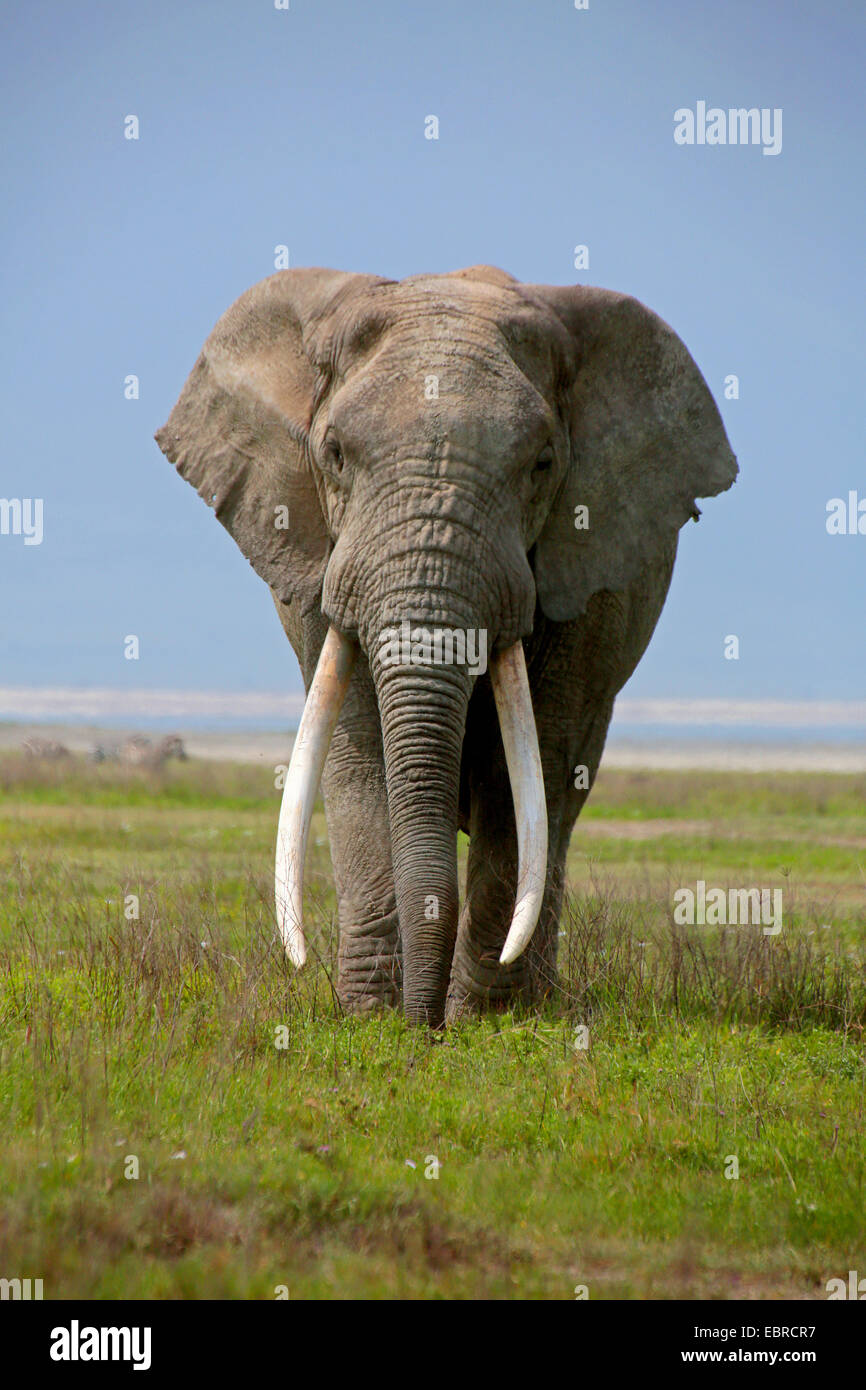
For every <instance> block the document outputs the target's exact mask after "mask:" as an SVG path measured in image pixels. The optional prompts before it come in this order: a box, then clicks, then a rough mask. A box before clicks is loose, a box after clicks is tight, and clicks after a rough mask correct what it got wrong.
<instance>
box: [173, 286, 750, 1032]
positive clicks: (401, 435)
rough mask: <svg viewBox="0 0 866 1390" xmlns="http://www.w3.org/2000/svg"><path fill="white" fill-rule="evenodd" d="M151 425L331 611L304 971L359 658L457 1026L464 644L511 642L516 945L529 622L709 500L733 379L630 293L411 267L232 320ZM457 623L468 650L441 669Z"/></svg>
mask: <svg viewBox="0 0 866 1390" xmlns="http://www.w3.org/2000/svg"><path fill="white" fill-rule="evenodd" d="M156 437H157V440H158V442H159V445H160V447H161V448H162V450H163V451H164V452H165V453H166V454H167V456H168V457H169V459H170V460H171V461H172V462H173V463H175V464H176V465H177V467H178V469H179V471H180V473H181V474H182V475H183V476H184V477H185V478H186V479H187V480H188V481H189V482H190V483H192V484H193V486H195V487H196V488H197V489H198V491H199V493H200V495H201V496H202V497H203V498H204V499H205V501H207V502H208V503H209V505H211V506H212V507H213V508H214V510H215V512H216V515H217V517H218V518H219V520H220V521H221V522H222V524H223V525H224V526H225V527H226V529H227V530H228V531H229V532H230V533H231V535H232V536H233V537H234V539H235V541H236V542H237V544H238V545H239V546H240V548H241V550H242V551H243V552H244V554H245V555H246V556H247V557H248V559H249V561H250V563H251V564H252V566H253V567H254V569H255V570H256V571H257V573H258V574H259V575H260V576H261V577H262V578H263V579H264V580H265V581H266V582H267V584H268V585H269V586H270V587H271V589H272V590H273V592H274V594H275V595H276V597H277V598H278V599H279V600H280V601H281V602H283V603H292V604H296V605H298V606H299V608H300V609H301V610H302V611H308V610H310V609H313V608H315V609H317V610H320V611H321V613H323V614H324V616H325V618H326V619H327V622H328V624H329V631H328V636H327V639H326V641H325V644H324V647H323V648H322V652H321V656H320V659H319V664H318V667H317V669H316V674H315V677H314V679H313V681H312V683H311V685H310V688H309V691H308V696H307V703H306V707H305V711H304V716H303V719H302V722H301V727H300V730H299V733H298V737H297V739H296V743H295V750H294V753H293V759H292V766H291V769H290V773H289V778H288V781H287V785H286V791H285V795H284V800H283V810H282V813H281V818H280V829H279V833H278V853H277V880H276V902H277V914H278V920H279V922H280V926H281V929H282V932H283V938H284V941H285V943H286V947H287V949H288V951H289V953H290V955H291V956H292V958H293V960H294V961H295V962H296V963H297V964H301V963H303V959H304V939H303V929H302V925H301V870H302V865H303V854H304V844H305V840H306V833H307V829H308V826H309V819H310V814H311V809H312V802H313V800H314V798H315V796H316V794H317V790H318V784H319V779H320V777H321V773H322V767H323V764H324V760H325V756H326V754H327V749H328V741H329V738H330V734H331V732H332V731H333V728H334V725H335V722H336V720H337V717H338V714H339V709H340V703H341V701H342V698H343V696H344V694H345V691H346V689H347V686H348V683H349V681H350V679H351V672H352V666H353V663H354V662H355V661H357V660H360V661H366V662H367V663H369V668H370V673H371V676H372V681H373V685H374V688H375V692H376V698H377V700H378V706H379V714H380V719H381V727H382V742H383V751H384V762H385V775H386V784H387V793H388V816H389V821H390V832H391V842H392V856H393V868H394V885H395V892H396V900H397V908H398V912H399V921H400V934H401V938H402V946H403V969H404V1003H405V1008H406V1012H407V1014H408V1015H409V1016H410V1017H413V1018H417V1019H427V1020H429V1021H439V1020H440V1019H441V1016H442V1010H443V1006H444V998H445V991H446V989H447V984H448V973H449V969H450V963H451V955H452V951H453V946H454V939H455V933H456V923H457V906H458V905H457V869H456V825H457V802H458V788H459V779H460V764H461V751H462V743H463V735H464V725H465V720H466V712H467V706H468V701H469V698H470V695H471V692H472V688H473V682H474V679H475V675H476V674H478V671H479V670H480V668H481V665H482V664H483V663H482V661H479V660H476V661H475V664H474V668H473V667H471V666H470V663H469V662H466V661H465V662H461V661H460V660H459V659H453V657H454V652H455V645H454V644H455V643H456V644H457V648H460V643H459V639H460V637H461V636H462V637H463V639H464V643H465V641H466V640H467V635H468V640H469V645H470V647H471V648H472V650H473V652H474V654H475V657H476V658H477V657H478V656H479V654H480V652H481V649H482V648H483V649H484V650H485V651H488V652H489V653H490V677H491V681H492V684H493V688H494V694H495V697H496V707H497V711H498V714H499V720H500V726H501V730H502V736H503V743H504V747H505V752H506V757H507V761H508V769H509V773H510V777H511V783H512V791H513V796H514V803H515V813H516V819H517V829H518V846H519V873H518V890H517V901H516V906H515V914H514V919H513V922H512V927H511V930H510V932H509V933H508V937H507V940H506V944H505V947H504V950H503V954H502V959H503V960H504V961H508V960H513V959H514V958H515V956H517V955H518V954H519V952H520V951H521V950H523V948H524V947H525V945H526V943H527V942H528V940H529V937H530V936H531V933H532V930H533V927H534V925H535V919H536V917H537V914H538V908H539V903H540V895H541V889H542V887H543V884H544V878H545V866H546V857H547V846H546V814H545V799H544V788H543V783H542V776H541V764H540V759H539V754H538V744H537V739H536V734H535V727H534V722H533V715H532V701H531V697H530V692H529V687H528V684H527V676H526V669H525V665H524V661H523V648H522V639H524V638H526V637H527V636H528V635H529V634H530V633H531V632H532V630H533V625H534V623H535V622H536V621H537V615H538V614H542V615H544V619H545V620H549V621H552V622H553V623H566V622H569V621H572V620H575V619H579V618H580V616H581V614H582V613H583V612H584V610H585V608H586V605H587V603H588V602H589V600H590V598H591V597H592V595H593V594H595V593H597V592H598V591H599V590H613V591H616V590H619V589H622V588H624V587H625V586H626V585H628V584H629V583H630V582H631V581H632V580H634V579H635V578H636V577H637V576H639V574H640V572H641V570H642V569H643V568H644V567H645V566H647V565H648V564H651V563H652V562H653V560H654V558H655V557H656V556H657V555H658V554H659V553H660V552H661V551H662V550H663V549H664V548H665V547H669V546H670V545H671V542H672V541H675V538H676V535H677V532H678V531H679V528H680V527H681V526H682V525H683V523H684V522H685V521H686V520H687V519H688V518H689V517H690V516H696V515H697V511H696V503H695V499H696V497H699V496H710V495H714V494H716V493H718V492H720V491H722V490H723V489H725V488H727V487H729V486H730V484H731V483H732V482H733V479H734V477H735V475H736V472H737V468H736V463H735V461H734V458H733V455H732V453H731V450H730V448H729V445H728V442H727V439H726V436H725V431H724V427H723V425H722V422H721V419H720V417H719V413H718V410H717V409H716V406H715V403H714V401H713V399H712V396H711V395H710V392H709V390H708V388H707V386H706V384H705V382H704V380H703V378H702V376H701V374H700V372H699V370H698V368H697V367H696V365H695V363H694V362H693V360H692V358H691V357H690V355H689V353H688V351H687V350H686V348H685V347H684V346H683V344H682V342H681V341H680V340H679V338H678V337H677V336H676V335H675V334H674V333H673V331H672V330H671V329H670V328H669V327H668V326H667V325H666V324H665V323H664V322H662V320H661V319H659V318H657V317H656V316H655V315H654V314H652V313H651V312H650V311H649V310H647V309H646V308H644V307H643V306H642V305H641V304H639V303H638V302H637V301H636V300H634V299H631V298H629V297H627V296H624V295H620V294H614V293H611V292H609V291H606V290H599V289H591V288H586V287H582V286H574V287H569V288H564V287H563V288H560V287H550V286H541V285H526V284H520V283H518V282H517V281H515V280H514V279H513V278H512V277H510V276H508V275H506V274H504V273H503V272H501V271H498V270H494V269H492V268H489V267H484V266H481V267H473V268H471V269H469V270H464V271H460V272H457V273H456V274H452V275H421V276H414V277H412V278H410V279H407V280H403V281H400V282H395V281H390V280H385V279H380V278H378V277H375V276H369V275H353V274H343V273H339V272H335V271H329V270H318V269H309V270H294V271H283V272H280V273H279V274H277V275H273V276H271V277H270V278H269V279H267V280H265V281H263V282H262V283H261V284H259V285H257V286H255V287H254V288H253V289H251V290H249V291H248V292H247V293H246V294H244V295H242V296H241V298H240V299H239V300H238V301H237V302H236V303H235V304H234V305H233V306H232V307H231V308H230V309H229V310H228V311H227V313H226V314H225V315H224V316H223V318H222V319H221V320H220V321H219V323H218V324H217V326H216V328H215V329H214V331H213V332H212V334H211V336H210V337H209V339H208V340H207V343H206V344H205V347H204V349H203V351H202V354H201V356H200V357H199V359H198V361H197V362H196V364H195V366H194V368H193V370H192V373H191V374H190V377H189V379H188V381H187V383H186V385H185V387H184V390H183V392H182V394H181V397H180V399H179V401H178V403H177V405H176V406H175V408H174V410H173V411H172V414H171V416H170V418H169V420H168V423H167V424H166V425H165V426H164V428H163V429H162V430H160V431H159V432H158V434H157V436H156ZM437 634H444V641H443V643H442V644H440V647H439V648H438V651H439V652H440V654H441V653H442V652H443V651H444V650H445V649H446V648H447V647H448V645H449V643H450V646H451V654H452V660H451V661H448V660H447V659H444V660H441V661H440V660H438V659H437V658H436V656H435V655H434V656H433V657H432V659H431V649H430V644H429V640H428V639H429V638H430V636H431V635H432V636H433V638H434V639H435V638H436V635H437ZM473 634H475V638H474V642H473V637H472V635H473ZM425 643H426V645H425ZM434 646H435V640H434ZM461 650H462V649H461ZM457 654H458V658H459V650H458V653H457ZM431 899H432V900H435V902H436V904H437V912H436V914H434V915H433V916H432V918H431V914H430V912H429V911H428V904H429V902H430V901H431Z"/></svg>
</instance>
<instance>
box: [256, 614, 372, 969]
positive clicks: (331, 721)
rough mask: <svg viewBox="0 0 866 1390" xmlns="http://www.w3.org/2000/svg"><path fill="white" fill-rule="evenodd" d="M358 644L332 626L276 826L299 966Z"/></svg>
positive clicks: (285, 930)
mask: <svg viewBox="0 0 866 1390" xmlns="http://www.w3.org/2000/svg"><path fill="white" fill-rule="evenodd" d="M356 651H357V649H356V647H355V646H354V644H353V643H351V642H350V641H349V640H348V639H347V638H345V637H343V636H342V635H341V634H340V633H339V632H337V630H336V628H333V627H329V628H328V635H327V637H326V638H325V642H324V645H323V647H322V651H321V654H320V656H319V661H318V664H317V666H316V673H315V675H314V676H313V682H312V685H311V686H310V689H309V693H308V695H307V699H306V702H305V704H304V712H303V714H302V715H301V722H300V725H299V727H298V733H297V737H296V738H295V746H294V748H293V749H292V757H291V761H290V763H289V770H288V772H287V774H286V784H285V787H284V789H283V800H282V804H281V806H280V821H279V825H278V827H277V855H276V871H275V876H274V902H275V905H276V910H277V926H278V927H279V931H280V936H281V938H282V941H283V945H284V946H285V948H286V951H287V953H288V955H289V956H290V957H291V959H292V962H293V964H294V965H295V966H296V967H297V969H298V970H300V968H301V966H302V965H303V964H304V962H305V960H306V959H307V945H306V941H305V940H304V922H303V897H304V856H305V854H306V849H307V838H308V836H309V833H310V820H311V818H312V815H313V806H314V804H315V800H316V797H317V795H318V792H319V783H320V782H321V780H322V769H323V768H324V766H325V759H326V757H327V756H328V748H329V747H330V743H331V738H332V736H333V733H334V727H335V725H336V723H337V719H338V717H339V714H340V709H341V708H342V704H343V701H344V700H345V698H346V691H347V690H348V688H349V681H350V679H351V676H352V668H353V666H354V664H355V656H356Z"/></svg>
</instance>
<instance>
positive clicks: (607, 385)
mask: <svg viewBox="0 0 866 1390" xmlns="http://www.w3.org/2000/svg"><path fill="white" fill-rule="evenodd" d="M524 288H525V290H526V292H527V293H528V294H530V296H531V297H532V298H533V299H534V300H535V301H540V302H542V303H544V304H546V306H547V307H548V308H549V309H552V310H553V312H554V313H555V314H556V316H557V318H558V319H559V320H560V321H561V323H562V324H563V325H564V326H565V328H566V330H567V332H568V334H569V336H570V339H571V344H572V347H573V348H574V350H575V354H576V359H575V360H576V367H575V371H574V375H573V378H572V380H571V385H570V391H569V393H568V402H567V413H568V416H569V417H570V418H569V426H570V436H571V459H570V464H569V468H568V472H567V474H566V476H565V479H564V480H563V484H562V487H561V489H560V492H559V494H558V497H557V499H556V502H555V504H554V507H553V510H552V511H551V513H550V515H549V517H548V519H547V521H546V522H545V525H544V528H543V530H542V531H541V534H540V535H539V537H538V540H537V542H536V549H535V557H534V563H535V577H536V586H537V590H538V598H539V602H540V603H541V607H542V610H543V612H544V613H545V614H546V615H547V616H548V617H549V618H552V619H553V620H554V621H557V622H564V621H566V620H568V619H571V618H576V617H578V616H579V615H580V614H581V613H582V612H583V611H584V609H585V607H586V604H587V602H588V600H589V598H590V597H591V596H592V594H594V593H595V592H597V591H598V590H600V589H608V590H612V591H614V592H616V591H619V590H622V589H625V588H626V587H627V586H628V585H629V584H630V583H631V581H632V580H634V579H635V578H636V576H637V575H638V574H639V573H640V572H641V571H642V570H643V569H645V568H646V567H647V566H648V565H651V564H652V563H653V562H654V561H655V560H656V559H657V557H658V556H659V555H660V554H661V553H662V552H663V551H664V550H665V549H666V548H667V547H669V546H670V544H671V542H672V541H675V539H676V535H677V532H678V531H679V529H680V527H681V526H682V525H683V523H684V522H686V521H687V520H688V519H689V517H694V519H695V520H697V518H698V516H699V515H700V512H699V510H698V508H697V506H696V502H695V499H696V498H697V497H713V496H715V495H716V494H717V493H719V492H723V491H724V490H725V489H726V488H729V487H730V486H731V483H732V482H733V481H734V478H735V477H736V475H737V471H738V470H737V463H736V460H735V458H734V455H733V454H732V452H731V448H730V445H729V444H728V440H727V436H726V434H725V427H724V425H723V424H722V420H721V416H720V415H719V412H718V409H717V407H716V404H715V401H714V400H713V398H712V396H711V394H710V391H709V388H708V386H707V384H706V382H705V381H704V379H703V377H702V376H701V373H700V372H699V370H698V368H697V366H696V365H695V363H694V361H693V360H692V358H691V356H690V354H689V352H688V351H687V349H686V347H685V346H684V344H683V343H682V342H681V341H680V339H679V338H678V337H677V335H676V334H675V333H674V332H673V330H672V329H671V328H669V327H668V325H667V324H666V323H664V322H663V320H662V319H660V318H658V317H657V316H656V315H655V314H653V313H651V312H650V310H649V309H646V308H645V307H644V306H643V305H642V304H640V303H638V301H637V300H635V299H632V298H630V297H629V296H628V295H622V294H614V293H612V292H611V291H609V290H600V289H593V288H590V287H584V286H580V285H576V286H574V287H559V286H546V285H527V286H525V287H524ZM584 507H585V508H586V512H583V511H580V512H578V511H576V509H577V508H584Z"/></svg>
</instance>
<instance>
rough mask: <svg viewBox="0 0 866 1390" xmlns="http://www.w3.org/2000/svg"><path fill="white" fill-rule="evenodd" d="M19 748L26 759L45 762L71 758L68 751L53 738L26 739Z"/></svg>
mask: <svg viewBox="0 0 866 1390" xmlns="http://www.w3.org/2000/svg"><path fill="white" fill-rule="evenodd" d="M21 747H22V749H23V751H24V753H25V754H26V755H27V757H28V758H40V759H43V760H44V761H46V762H58V761H60V760H61V759H62V758H71V757H72V754H71V753H70V751H69V749H68V748H66V747H65V746H64V744H62V743H58V742H57V740H56V739H54V738H26V739H25V740H24V742H23V743H22V745H21Z"/></svg>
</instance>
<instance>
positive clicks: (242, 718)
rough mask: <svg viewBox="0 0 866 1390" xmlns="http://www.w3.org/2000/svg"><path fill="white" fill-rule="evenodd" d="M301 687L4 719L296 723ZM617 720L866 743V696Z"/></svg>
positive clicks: (3, 715)
mask: <svg viewBox="0 0 866 1390" xmlns="http://www.w3.org/2000/svg"><path fill="white" fill-rule="evenodd" d="M303 707H304V696H303V692H301V691H240V692H233V691H218V690H166V689H154V690H147V689H142V688H141V687H132V686H130V687H129V688H125V689H124V688H122V687H121V688H117V687H107V686H106V687H92V688H81V687H77V686H66V687H63V686H0V721H4V720H12V721H15V722H19V721H25V722H28V723H29V722H31V721H40V722H51V723H53V722H54V721H56V720H59V721H61V722H62V723H64V724H70V725H71V724H76V723H79V722H86V723H90V724H101V723H106V724H108V725H114V724H117V723H120V722H123V723H124V724H126V725H127V726H132V725H136V724H146V723H147V722H157V721H159V722H162V721H165V720H175V721H177V722H178V723H183V724H185V725H187V726H188V727H194V726H196V725H198V726H205V725H208V724H210V725H212V726H213V725H214V724H234V725H236V726H238V727H241V728H244V727H245V728H251V727H262V726H268V727H270V728H273V727H275V726H279V725H281V724H286V726H287V727H293V726H295V725H296V724H297V721H298V719H299V718H300V715H301V711H302V709H303ZM614 725H615V726H625V725H628V726H631V725H635V726H650V725H655V726H670V727H672V728H676V729H682V728H683V727H685V726H690V727H693V728H694V727H701V728H713V727H718V728H743V727H750V728H756V729H757V728H765V729H772V730H780V729H791V730H794V729H807V730H812V729H826V730H832V731H836V732H838V731H840V730H843V729H844V730H852V731H855V730H856V731H857V734H858V735H859V737H860V738H863V739H864V741H866V700H776V699H714V698H711V699H708V698H686V699H680V698H673V697H661V698H659V697H655V698H633V697H629V696H624V697H623V698H622V699H620V700H618V701H617V703H616V711H615V714H614Z"/></svg>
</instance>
